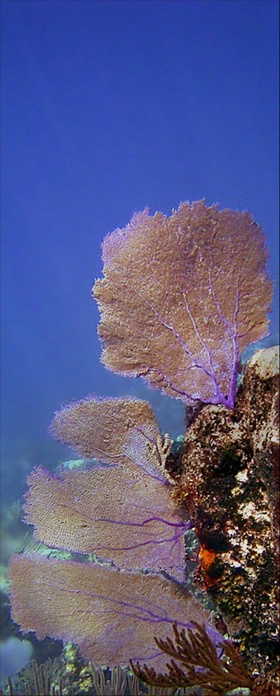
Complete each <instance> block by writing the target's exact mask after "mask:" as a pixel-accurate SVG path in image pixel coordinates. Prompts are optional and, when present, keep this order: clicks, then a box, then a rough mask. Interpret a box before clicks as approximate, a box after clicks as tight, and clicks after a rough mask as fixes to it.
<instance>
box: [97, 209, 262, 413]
mask: <svg viewBox="0 0 280 696" xmlns="http://www.w3.org/2000/svg"><path fill="white" fill-rule="evenodd" d="M267 258H268V252H267V249H266V246H265V240H264V235H263V232H262V229H261V228H260V227H259V226H258V225H257V224H256V223H255V222H254V220H253V218H252V216H251V215H250V214H249V213H248V212H238V211H233V210H227V209H225V210H220V211H219V210H218V207H217V206H216V205H213V206H211V207H207V206H206V204H205V202H204V201H203V200H202V201H197V202H195V203H193V204H190V203H182V204H181V205H180V206H179V208H178V210H174V211H173V212H172V215H171V216H170V217H167V216H165V215H162V214H161V213H155V215H153V216H149V214H148V210H147V209H146V210H145V211H144V212H143V213H138V214H136V215H134V216H133V218H132V220H131V222H130V223H129V224H128V225H127V226H126V227H125V228H124V229H117V230H115V231H114V232H113V233H112V234H110V235H108V236H107V237H105V239H104V242H103V261H104V269H103V272H104V278H103V279H99V280H97V281H96V282H95V285H94V289H93V294H94V297H95V298H96V300H97V303H98V307H99V310H100V313H101V322H100V325H99V336H100V339H101V341H102V344H103V352H102V361H103V363H104V364H105V365H106V367H108V368H109V369H111V370H113V371H114V372H120V373H122V374H124V375H129V376H134V377H135V376H142V377H144V379H146V380H147V381H148V382H149V383H150V384H151V385H152V386H154V387H159V388H160V389H162V390H163V391H164V392H166V393H168V394H170V395H171V396H174V397H176V398H179V399H182V400H183V401H184V402H187V401H189V399H192V400H201V401H203V402H205V403H212V404H218V403H221V404H223V405H225V406H227V407H228V408H232V407H233V406H234V400H235V391H236V379H237V366H238V360H239V357H240V354H241V352H242V351H243V350H244V348H245V347H246V346H248V345H249V344H250V343H252V342H254V341H256V340H258V339H260V338H262V337H263V336H265V335H266V334H267V331H268V319H267V312H268V310H269V305H270V302H271V298H272V284H271V281H270V280H269V277H268V274H267V270H266V262H267Z"/></svg>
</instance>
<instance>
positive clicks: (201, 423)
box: [10, 201, 279, 696]
mask: <svg viewBox="0 0 280 696" xmlns="http://www.w3.org/2000/svg"><path fill="white" fill-rule="evenodd" d="M103 260H104V277H103V279H102V280H97V281H96V283H95V286H94V291H93V292H94V296H95V298H96V300H97V303H98V306H99V310H100V314H101V322H100V326H99V336H100V339H101V342H102V361H103V363H104V364H105V365H106V367H107V368H109V369H111V370H113V371H115V372H119V373H121V374H123V375H130V376H135V377H138V376H142V377H143V378H144V379H145V380H146V381H147V382H148V383H149V384H150V385H151V386H153V387H157V388H160V389H161V390H162V391H163V392H165V393H167V394H169V395H172V396H174V397H175V398H177V399H181V400H182V401H183V402H184V403H185V404H186V407H187V410H188V419H189V427H188V428H187V430H186V434H185V440H184V442H183V443H182V446H181V448H180V449H179V450H178V449H177V450H176V452H175V450H174V448H173V447H172V444H173V443H172V442H171V440H170V438H169V436H168V435H164V436H163V435H162V434H161V432H160V429H159V426H158V423H157V420H156V417H155V415H154V413H153V411H152V409H151V407H150V405H149V404H148V403H147V402H145V401H140V400H137V399H131V398H122V399H113V398H108V399H98V398H96V397H88V398H87V399H85V400H83V401H80V402H76V403H72V404H70V405H69V406H67V407H66V408H63V409H62V410H61V411H59V412H58V413H56V414H55V416H54V419H53V422H52V424H51V433H52V435H53V436H54V437H56V438H57V439H58V440H60V441H61V442H63V443H67V444H68V445H69V446H71V447H72V448H73V449H74V450H75V451H76V452H77V453H78V455H79V456H80V457H83V458H85V459H95V460H97V461H98V462H99V464H91V465H88V466H86V467H85V469H84V470H81V469H80V468H79V469H73V470H69V471H65V470H58V471H57V473H56V474H54V475H52V474H50V473H49V472H48V471H46V470H44V469H42V468H40V467H37V468H35V469H34V471H33V472H32V473H31V474H30V476H29V479H28V484H29V488H28V493H27V495H26V502H25V521H26V522H27V523H29V524H31V525H33V527H34V535H35V538H36V539H37V540H39V541H41V542H43V543H44V544H47V545H48V546H50V547H57V548H59V549H63V550H67V551H68V552H69V551H70V552H72V558H70V559H69V558H67V557H66V558H59V557H58V558H47V557H46V556H42V555H40V554H39V553H35V554H32V553H26V554H21V555H14V556H13V558H12V560H11V565H10V573H11V583H12V590H11V604H12V616H13V619H14V621H15V622H17V623H18V624H19V625H20V626H21V629H22V631H23V632H28V631H35V633H36V635H37V637H38V638H39V639H42V638H44V637H45V636H52V637H55V638H60V639H62V640H64V641H66V642H67V641H73V642H74V643H75V644H77V645H78V646H79V650H80V653H81V655H83V656H84V658H85V659H86V660H90V661H92V663H94V665H96V666H99V667H101V666H104V667H105V666H108V667H110V668H112V669H115V668H116V666H117V665H118V666H119V667H118V669H120V667H123V668H124V667H125V666H127V665H128V663H129V660H131V665H132V670H133V671H134V673H135V675H137V676H138V677H139V678H140V679H141V680H142V681H143V682H145V683H146V684H149V685H150V687H149V688H154V689H155V691H154V692H153V693H158V694H159V693H161V694H162V693H166V694H167V693H168V694H171V693H174V694H175V692H176V689H178V688H181V689H183V691H182V692H180V693H192V694H194V693H196V694H226V693H229V692H230V691H231V690H233V689H238V687H239V689H243V691H242V692H240V691H239V693H246V694H250V695H253V694H263V695H264V694H267V695H268V694H270V695H271V696H272V695H276V694H278V693H279V687H278V686H277V657H276V656H277V618H278V617H277V610H278V604H277V568H278V556H277V553H278V547H277V525H278V512H279V500H278V497H277V481H278V476H279V474H278V469H277V463H278V454H279V440H278V428H277V413H278V409H277V406H278V404H279V383H278V359H277V355H278V353H277V349H276V348H271V349H268V350H263V351H260V352H259V353H257V354H256V355H255V356H254V357H253V359H251V360H250V362H249V363H248V364H247V366H246V368H245V371H244V375H243V379H242V382H241V385H240V386H239V388H238V390H236V385H237V374H238V368H239V364H240V362H239V361H240V355H241V352H242V351H243V350H244V348H246V346H248V345H249V344H251V343H252V342H253V341H256V340H258V339H261V338H262V337H263V336H265V335H266V334H267V331H268V319H267V313H268V311H269V305H270V302H271V297H272V285H271V282H270V280H269V277H268V275H267V271H266V262H267V249H266V247H265V242H264V235H263V232H262V230H261V228H260V227H259V226H258V225H257V224H256V223H255V222H254V220H253V218H252V217H251V215H250V214H249V213H247V212H242V213H240V212H236V211H231V210H221V211H219V210H218V208H217V206H214V205H213V206H211V207H207V206H206V204H205V202H204V201H198V202H196V203H193V204H189V203H183V204H181V205H180V207H179V208H178V210H175V211H173V213H172V215H171V216H170V217H166V216H164V215H162V214H161V213H156V214H155V215H154V216H150V215H149V214H148V211H147V210H145V211H144V212H143V213H140V214H137V215H134V216H133V218H132V220H131V222H130V223H129V224H128V225H127V227H125V228H124V229H122V230H120V229H117V230H116V231H115V232H113V233H112V234H111V235H108V236H107V237H106V238H105V240H104V243H103ZM190 411H192V417H191V418H190ZM190 529H192V530H195V532H196V535H197V539H198V561H199V563H198V565H197V567H196V570H195V572H194V574H193V576H192V578H191V580H192V583H191V580H190V576H189V575H188V569H189V567H190V563H189V561H190V555H191V554H190V551H188V550H187V548H186V538H187V537H186V535H188V534H189V533H190V531H189V530H190ZM77 553H78V554H79V556H78V557H77V556H75V554H77ZM89 559H91V560H89ZM92 559H94V562H93V561H92ZM100 683H101V682H100ZM191 687H197V689H198V690H195V691H193V690H192V689H191ZM100 688H101V687H100ZM104 688H105V687H104ZM157 689H158V691H157ZM162 689H163V690H162ZM165 689H166V691H165ZM244 689H245V691H244ZM92 693H95V692H94V691H93V692H92ZM106 693H107V691H106ZM108 693H109V691H108ZM110 693H113V692H110ZM151 693H152V692H151ZM176 693H179V691H178V692H176ZM235 693H237V692H235ZM104 694H105V691H104Z"/></svg>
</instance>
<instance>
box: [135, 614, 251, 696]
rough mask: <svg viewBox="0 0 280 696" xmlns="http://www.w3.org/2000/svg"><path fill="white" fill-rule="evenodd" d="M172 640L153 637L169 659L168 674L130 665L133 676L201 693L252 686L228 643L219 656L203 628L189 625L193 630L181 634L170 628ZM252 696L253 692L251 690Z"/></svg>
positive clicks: (234, 650) (161, 684)
mask: <svg viewBox="0 0 280 696" xmlns="http://www.w3.org/2000/svg"><path fill="white" fill-rule="evenodd" d="M173 632H174V640H173V641H172V640H171V638H166V639H165V640H163V639H162V638H155V642H156V645H157V646H158V648H159V649H160V650H162V652H163V653H164V654H165V655H167V656H168V657H170V658H171V660H170V662H168V663H166V667H167V670H168V671H167V672H165V673H164V674H162V673H158V674H157V673H156V671H155V669H153V667H149V666H147V665H145V664H144V665H143V667H140V665H139V663H137V664H136V665H134V664H133V663H131V666H132V669H133V671H134V673H135V674H136V676H137V677H138V678H139V679H141V680H142V681H144V682H146V683H147V684H151V685H154V686H162V687H168V686H173V687H179V686H183V687H187V686H203V689H204V692H203V693H204V694H209V696H210V694H211V695H215V694H225V693H226V691H229V690H230V689H235V688H236V687H239V688H241V687H248V688H250V689H251V688H252V687H253V680H252V679H251V677H250V676H249V675H248V673H247V672H246V670H245V667H244V664H243V661H242V659H241V657H240V655H239V653H238V651H237V650H236V648H235V647H234V645H233V644H232V643H231V642H229V641H224V642H223V644H222V645H221V646H220V647H221V650H220V656H218V654H217V649H216V648H215V646H214V645H213V642H212V640H211V639H210V637H209V635H208V634H207V631H206V630H205V628H204V627H203V626H202V625H200V624H198V623H196V622H192V628H191V629H188V631H187V633H186V631H185V629H182V630H181V631H180V630H179V629H178V626H177V624H176V623H174V625H173ZM251 694H253V691H251Z"/></svg>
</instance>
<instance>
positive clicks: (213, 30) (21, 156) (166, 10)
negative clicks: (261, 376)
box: [0, 0, 279, 693]
mask: <svg viewBox="0 0 280 696" xmlns="http://www.w3.org/2000/svg"><path fill="white" fill-rule="evenodd" d="M1 12H2V29H1V31H2V211H1V218H2V225H1V226H2V238H1V284H2V290H1V511H2V512H1V525H2V542H3V543H2V566H1V590H2V591H3V595H2V597H3V606H4V608H5V607H6V610H4V611H3V617H4V620H3V635H2V641H3V644H2V645H3V653H1V654H2V659H1V658H0V659H1V668H2V670H3V671H2V677H3V678H4V677H6V676H8V674H9V675H10V676H12V677H14V676H15V674H16V672H17V671H18V670H19V669H20V668H21V666H23V664H24V663H25V662H26V661H28V659H29V658H30V656H31V654H29V645H28V644H23V642H22V646H21V650H22V654H23V657H22V665H21V664H19V663H18V662H17V660H16V658H15V656H16V655H19V646H18V644H12V643H8V641H10V640H12V639H14V638H15V633H14V631H13V628H12V626H11V622H10V619H9V611H8V605H7V600H6V597H7V594H6V593H7V587H8V579H7V560H8V556H9V554H10V553H11V552H12V551H14V550H17V549H21V548H23V546H24V541H23V540H24V536H25V534H26V530H25V528H24V527H23V525H22V524H21V521H20V518H21V509H20V501H21V500H22V496H23V494H24V492H25V491H26V478H27V476H28V475H29V473H30V471H31V470H32V469H33V467H34V466H38V465H42V466H46V467H47V468H48V469H50V470H51V471H53V470H55V469H56V467H57V466H58V465H59V464H61V463H62V462H65V461H68V460H71V459H72V460H75V459H76V458H77V457H76V455H75V454H73V455H71V452H70V453H69V450H68V448H66V447H64V446H63V445H62V444H59V443H58V442H56V441H55V440H53V439H52V438H51V436H50V434H49V432H48V428H49V425H50V423H51V420H52V418H53V414H54V412H55V411H57V410H58V409H59V408H60V407H61V406H63V404H66V403H68V402H70V401H72V400H77V399H80V398H82V397H84V396H85V395H86V394H89V393H90V394H94V395H98V396H101V397H102V396H110V397H115V396H121V395H127V396H132V397H137V398H140V399H146V400H148V401H149V402H150V403H151V405H152V407H153V409H154V411H155V413H156V416H157V419H158V421H159V424H160V428H161V432H162V433H166V432H168V433H169V435H170V437H171V438H172V439H173V440H175V439H176V438H178V437H179V436H183V435H184V431H185V409H184V405H183V404H182V403H180V401H178V400H176V399H172V398H170V397H168V396H165V395H162V394H161V393H160V391H159V390H153V389H150V388H149V387H148V386H147V385H146V384H145V383H144V382H143V381H142V380H140V379H131V378H129V377H127V378H125V377H121V376H118V375H116V374H114V373H113V372H111V371H108V370H106V369H105V367H104V365H102V364H101V362H100V356H101V346H100V341H99V338H98V335H97V330H96V328H97V324H98V322H99V312H98V308H97V305H96V302H95V300H94V299H93V298H92V296H91V288H92V286H93V283H94V281H95V279H96V278H99V277H100V276H101V272H102V259H101V243H102V240H103V239H104V237H105V235H106V234H108V233H110V232H112V230H114V229H115V228H116V227H120V228H122V227H123V226H124V225H125V224H126V223H127V222H128V221H129V220H130V218H131V216H132V214H133V213H135V212H137V211H142V210H143V209H145V207H146V206H148V207H149V209H150V213H151V214H152V215H153V214H154V212H155V211H157V210H160V211H162V212H163V213H164V214H166V215H170V214H171V211H172V209H174V208H177V207H178V205H179V203H180V202H181V201H185V200H189V201H196V200H200V199H201V198H205V200H206V203H207V205H211V204H212V203H218V204H219V207H220V208H221V209H223V208H230V209H233V210H240V211H243V210H249V211H250V213H252V215H253V217H254V219H255V220H256V222H257V223H258V224H259V225H261V227H262V228H263V229H264V232H265V236H266V241H267V246H268V250H269V253H270V258H269V262H268V270H269V275H270V277H271V279H272V282H273V285H274V299H273V304H272V311H271V314H270V320H271V324H270V335H269V336H268V337H267V338H265V339H263V340H262V341H261V343H260V344H258V345H257V346H253V347H250V348H248V349H247V351H246V354H245V356H244V358H243V360H244V362H245V360H246V359H247V358H248V356H249V355H251V354H252V353H253V352H254V351H255V350H256V348H258V347H260V346H263V347H268V346H273V345H276V344H277V343H278V342H279V319H278V313H279V299H278V296H279V285H278V282H279V281H278V278H279V268H278V251H279V242H278V183H279V182H278V103H277V97H276V95H277V91H278V60H277V56H278V35H277V20H278V3H277V2H276V1H274V0H266V2H262V1H258V0H244V1H243V0H240V1H238V2H235V1H232V0H227V2H222V1H221V0H217V1H216V0H205V1H204V0H194V1H192V0H186V1H179V2H177V0H172V1H171V0H170V1H169V0H164V1H163V2H162V1H161V0H155V1H151V0H147V1H144V0H140V1H138V0H133V2H130V1H129V0H124V1H123V0H113V1H112V2H111V1H110V0H104V1H103V2H101V0H99V1H97V2H96V1H95V0H83V2H79V1H78V0H71V1H70V0H64V1H62V0H61V1H60V0H54V1H49V0H40V2H37V1H36V0H19V1H18V0H12V2H8V1H5V0H2V4H1ZM163 243H164V240H163ZM189 291H190V292H191V288H190V289H189ZM5 611H7V613H5ZM56 649H57V648H56V647H55V648H54V647H53V643H51V641H49V642H48V643H47V647H46V649H45V653H44V655H43V653H41V654H40V652H38V654H36V648H35V647H34V646H33V652H32V657H33V658H35V659H38V664H39V662H40V661H42V659H46V658H47V657H48V656H49V655H50V656H51V657H53V656H55V655H56ZM68 657H69V656H68ZM129 657H130V655H129V654H128V660H129ZM67 659H68V658H67ZM75 659H76V658H75ZM68 662H69V660H68ZM70 663H71V659H70ZM58 671H59V666H58ZM70 671H71V670H70ZM32 679H33V680H34V679H35V681H36V674H35V677H34V673H33V672H32ZM37 679H39V677H38V675H37ZM102 688H103V691H104V688H105V687H102ZM102 688H101V691H102ZM126 688H127V689H128V688H129V687H128V686H126ZM134 688H136V687H134ZM144 688H145V687H144ZM151 688H152V687H151ZM104 693H105V691H104ZM165 693H166V691H165Z"/></svg>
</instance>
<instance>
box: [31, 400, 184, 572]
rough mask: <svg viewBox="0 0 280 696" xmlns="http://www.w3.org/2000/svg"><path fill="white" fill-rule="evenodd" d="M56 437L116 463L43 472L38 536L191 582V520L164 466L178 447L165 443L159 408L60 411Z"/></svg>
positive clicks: (38, 474)
mask: <svg viewBox="0 0 280 696" xmlns="http://www.w3.org/2000/svg"><path fill="white" fill-rule="evenodd" d="M51 432H52V434H53V435H54V436H55V437H56V438H57V439H59V440H61V441H62V442H64V443H67V444H68V445H70V446H72V447H74V448H75V449H76V450H77V451H78V452H79V454H80V455H82V456H87V457H89V456H90V457H96V458H97V457H98V458H99V459H100V460H101V461H102V462H103V463H104V464H111V466H109V467H108V466H107V467H106V466H93V467H91V468H90V469H88V470H87V471H81V470H73V471H64V472H63V471H62V472H59V473H58V474H56V475H54V476H53V475H51V474H50V473H49V472H48V471H46V470H44V469H42V468H41V467H37V468H35V469H34V470H33V471H32V472H31V474H30V476H29V478H28V484H29V489H28V492H27V494H26V503H25V520H26V522H28V523H29V524H32V525H33V526H34V532H35V536H36V538H37V539H39V540H40V541H42V542H44V543H46V544H48V545H49V546H55V547H59V548H62V549H67V550H70V551H76V552H81V553H96V554H98V555H99V557H101V558H104V559H106V560H109V561H113V562H114V563H116V564H117V565H118V566H119V567H120V568H125V569H132V570H140V569H143V568H146V569H149V570H153V571H160V570H165V571H167V572H169V573H170V574H171V575H172V576H175V577H176V578H177V579H179V580H183V579H184V565H185V564H184V532H185V531H186V529H188V528H189V527H190V522H189V521H188V520H186V519H185V517H183V516H182V515H181V514H180V510H178V509H176V508H175V506H174V504H173V502H172V496H171V495H170V493H171V490H170V489H171V488H172V484H171V483H170V482H169V480H168V478H167V475H165V469H164V463H165V458H166V456H167V453H168V451H169V450H170V443H168V442H167V445H164V441H162V437H161V434H160V430H159V426H158V424H157V421H156V417H155V415H154V413H153V410H152V408H151V406H150V405H149V404H148V403H147V402H146V401H140V400H137V399H129V398H128V399H103V400H98V399H94V398H88V399H86V400H84V401H80V402H75V403H73V404H70V405H69V406H67V407H66V408H63V409H62V410H61V411H59V412H58V413H56V415H55V417H54V419H53V422H52V425H51ZM113 463H115V465H112V464H113ZM46 510H47V511H48V514H47V515H46Z"/></svg>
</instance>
